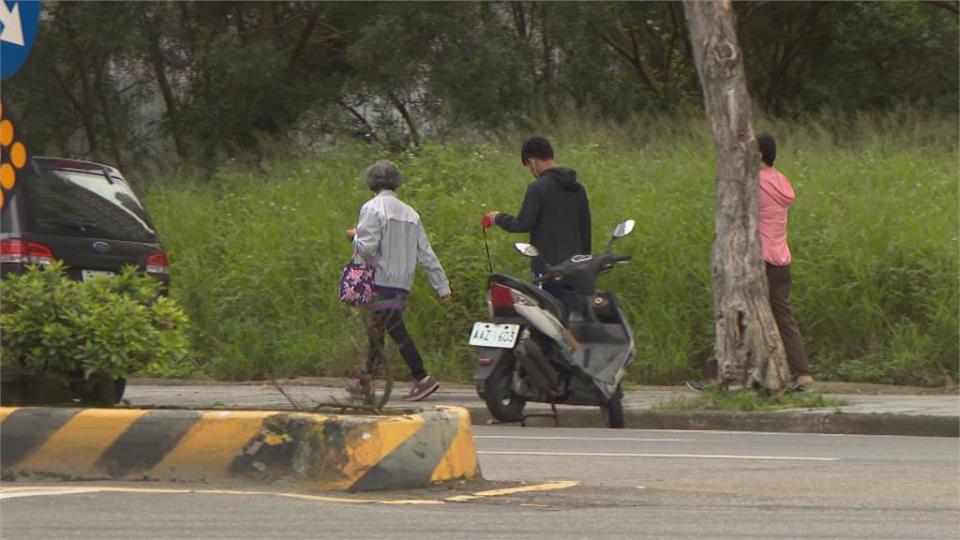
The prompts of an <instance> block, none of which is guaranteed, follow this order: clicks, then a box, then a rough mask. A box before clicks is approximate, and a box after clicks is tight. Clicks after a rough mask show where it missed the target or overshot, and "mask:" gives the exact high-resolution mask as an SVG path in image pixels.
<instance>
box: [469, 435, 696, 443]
mask: <svg viewBox="0 0 960 540" xmlns="http://www.w3.org/2000/svg"><path fill="white" fill-rule="evenodd" d="M473 438H474V439H515V440H528V439H529V440H563V441H631V442H692V441H696V439H642V438H639V437H540V436H525V435H474V436H473Z"/></svg>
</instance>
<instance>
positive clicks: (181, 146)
mask: <svg viewBox="0 0 960 540" xmlns="http://www.w3.org/2000/svg"><path fill="white" fill-rule="evenodd" d="M145 20H146V21H147V24H148V26H150V27H152V28H155V21H153V20H151V18H150V17H147V18H146V19H145ZM147 37H148V39H149V51H150V63H151V64H153V73H154V75H156V77H157V85H158V86H160V94H161V95H162V96H163V103H164V104H165V105H166V107H167V118H169V119H170V135H171V136H172V137H173V146H174V148H176V150H177V156H179V157H180V159H186V157H187V143H186V142H185V141H184V140H183V133H182V130H181V126H180V114H179V113H178V112H177V98H176V96H174V94H173V87H172V86H171V85H170V79H168V78H167V67H166V61H165V60H164V57H163V50H162V49H161V48H160V34H159V33H157V32H155V31H150V32H149V35H148V36H147Z"/></svg>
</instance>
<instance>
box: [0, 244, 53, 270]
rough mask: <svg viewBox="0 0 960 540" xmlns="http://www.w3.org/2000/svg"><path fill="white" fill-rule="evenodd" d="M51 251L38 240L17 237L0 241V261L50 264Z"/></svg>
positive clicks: (51, 258)
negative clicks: (30, 240) (27, 240)
mask: <svg viewBox="0 0 960 540" xmlns="http://www.w3.org/2000/svg"><path fill="white" fill-rule="evenodd" d="M52 262H53V251H52V250H51V249H50V248H48V247H47V246H45V245H43V244H41V243H39V242H25V241H23V240H20V239H18V238H10V239H7V240H3V241H0V263H20V264H50V263H52Z"/></svg>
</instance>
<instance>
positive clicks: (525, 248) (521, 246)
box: [513, 242, 540, 257]
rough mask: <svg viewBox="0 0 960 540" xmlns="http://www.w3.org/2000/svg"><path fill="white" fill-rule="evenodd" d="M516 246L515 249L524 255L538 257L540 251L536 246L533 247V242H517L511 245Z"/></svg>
mask: <svg viewBox="0 0 960 540" xmlns="http://www.w3.org/2000/svg"><path fill="white" fill-rule="evenodd" d="M513 247H515V248H517V251H519V252H520V253H522V254H523V255H524V256H526V257H539V256H540V251H539V250H537V248H535V247H533V244H527V243H525V242H517V243H516V244H514V245H513Z"/></svg>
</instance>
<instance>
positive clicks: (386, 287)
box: [347, 160, 450, 401]
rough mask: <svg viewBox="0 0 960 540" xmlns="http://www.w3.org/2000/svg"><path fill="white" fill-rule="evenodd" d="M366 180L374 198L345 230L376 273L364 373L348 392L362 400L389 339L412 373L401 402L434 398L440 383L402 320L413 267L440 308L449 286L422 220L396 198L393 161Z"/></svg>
mask: <svg viewBox="0 0 960 540" xmlns="http://www.w3.org/2000/svg"><path fill="white" fill-rule="evenodd" d="M365 180H366V184H367V187H369V188H370V190H371V191H373V192H374V193H375V194H376V195H375V196H374V197H373V198H372V199H370V200H369V201H367V203H366V204H364V205H363V207H362V208H361V209H360V220H359V223H358V224H357V228H356V229H349V230H347V239H349V240H351V241H352V242H353V246H354V248H355V249H356V252H357V255H359V256H360V257H361V258H363V259H364V260H365V261H366V262H367V263H369V264H371V265H372V266H373V267H374V280H373V286H374V288H373V291H374V294H373V301H372V302H371V303H370V304H369V305H368V306H367V309H368V311H369V313H368V320H367V322H368V324H367V332H368V335H369V338H370V350H369V353H368V355H367V364H366V370H365V372H364V373H363V374H362V375H361V376H360V377H356V378H354V379H352V380H351V381H350V382H349V383H348V384H347V390H348V391H349V392H350V394H351V395H352V396H353V397H355V398H358V399H362V398H363V397H364V396H365V395H366V388H367V387H368V385H370V384H372V379H373V377H374V376H375V375H376V373H377V372H378V371H379V369H380V367H381V365H382V362H383V361H384V358H383V341H384V333H388V334H390V337H391V338H392V339H393V342H394V343H396V344H397V347H399V348H400V355H401V356H402V357H403V360H404V362H406V363H407V366H408V367H409V368H410V375H411V377H412V380H411V383H410V390H409V391H408V392H407V395H406V398H405V399H406V400H407V401H420V400H422V399H424V398H426V397H427V396H429V395H430V394H432V393H434V392H436V390H437V388H439V387H440V383H438V382H437V380H436V379H435V378H433V377H432V376H431V375H429V374H428V373H427V371H426V369H425V368H424V366H423V359H422V358H421V357H420V352H419V351H418V350H417V346H416V344H415V343H414V342H413V338H411V337H410V334H409V333H408V332H407V328H406V326H405V325H404V324H403V318H402V316H401V314H402V312H403V309H404V308H405V307H406V301H407V296H408V295H409V294H410V289H411V287H412V286H413V275H414V271H415V270H416V265H417V263H419V264H420V265H421V266H423V267H424V269H426V271H427V278H428V279H429V280H430V285H432V286H433V288H434V289H435V290H436V291H437V294H438V295H439V296H440V299H441V300H443V301H444V302H447V301H449V300H450V284H449V282H448V281H447V276H446V274H444V272H443V267H442V266H441V265H440V260H439V259H437V256H436V255H435V254H434V253H433V249H432V248H431V247H430V241H429V240H428V239H427V233H426V231H424V229H423V224H422V223H421V222H420V215H419V214H417V212H416V211H415V210H414V209H413V208H411V207H410V206H408V205H406V204H404V203H403V202H402V201H401V200H400V199H398V198H397V194H396V192H395V191H396V189H397V188H398V187H400V185H401V184H402V183H403V176H401V174H400V170H399V169H398V168H397V166H396V165H394V164H393V162H391V161H387V160H380V161H377V162H376V163H374V164H373V165H371V166H370V167H368V168H367V171H366V174H365Z"/></svg>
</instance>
